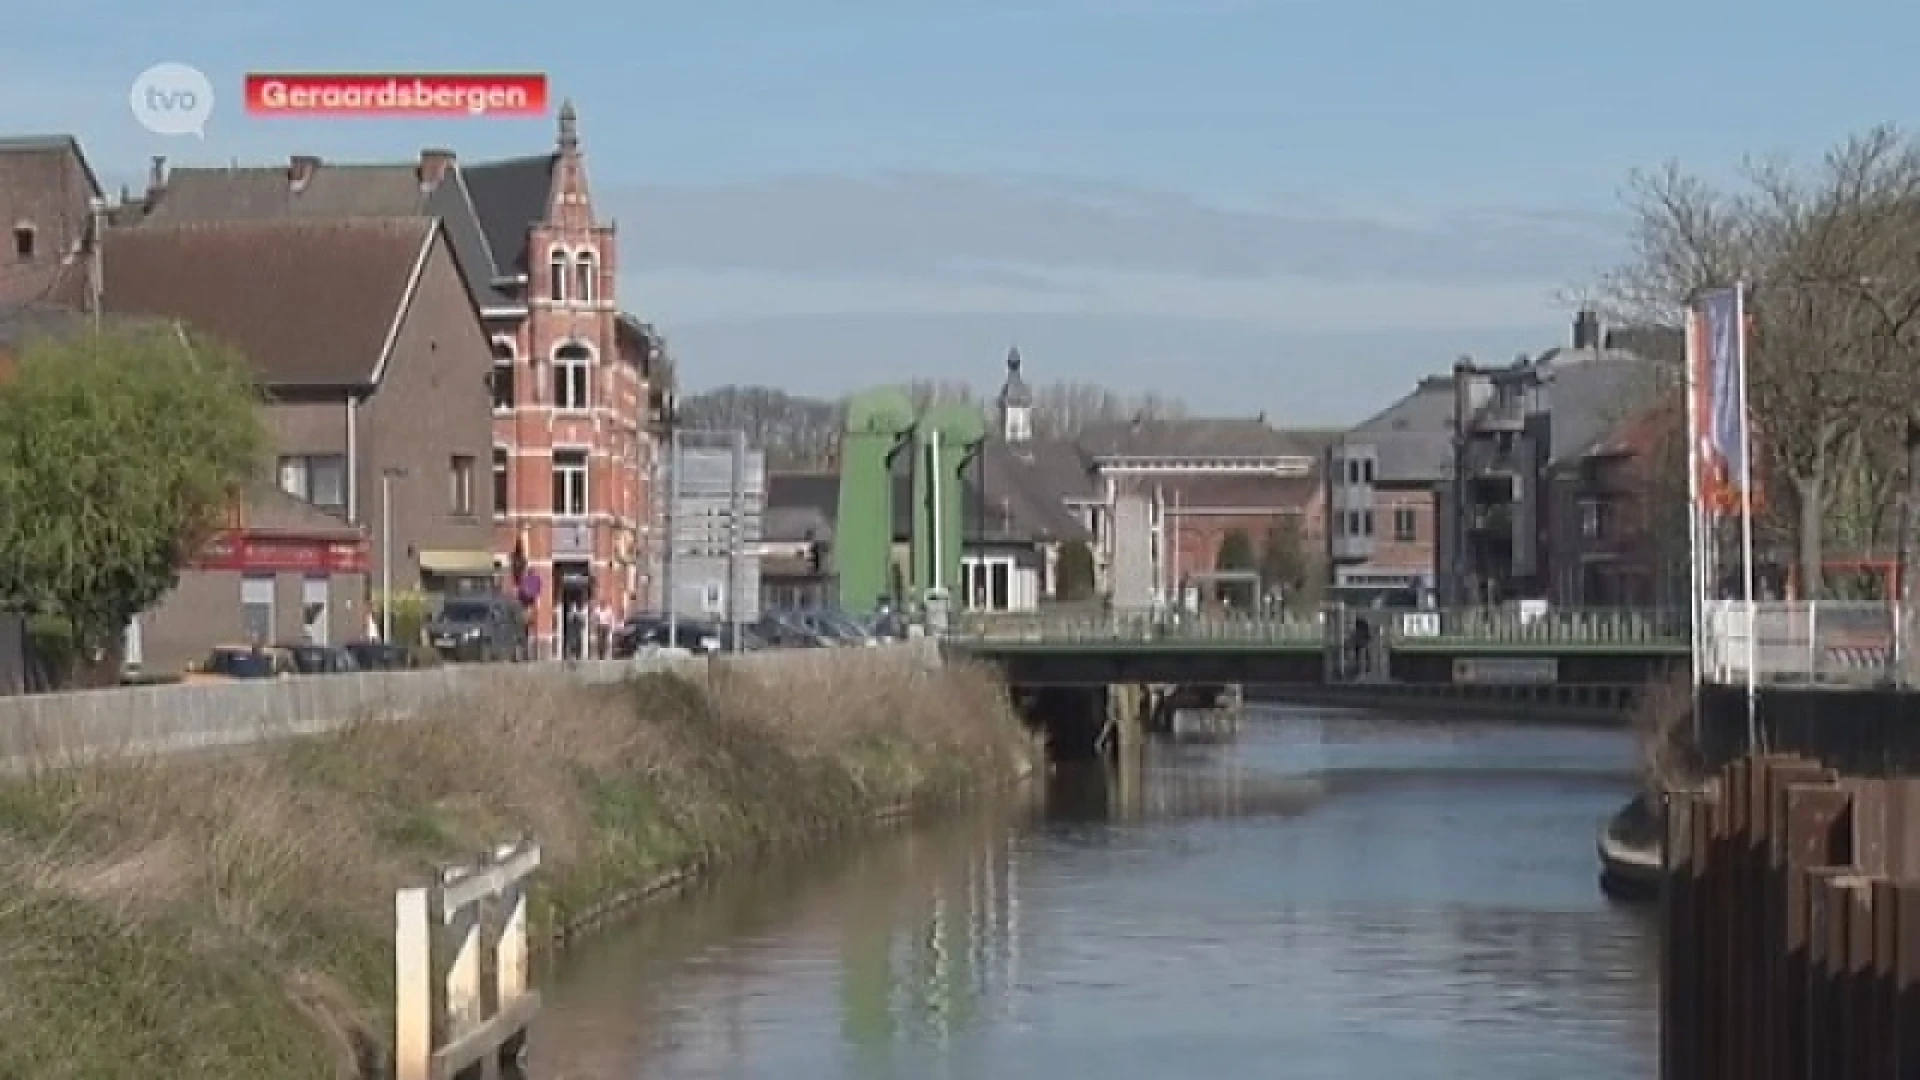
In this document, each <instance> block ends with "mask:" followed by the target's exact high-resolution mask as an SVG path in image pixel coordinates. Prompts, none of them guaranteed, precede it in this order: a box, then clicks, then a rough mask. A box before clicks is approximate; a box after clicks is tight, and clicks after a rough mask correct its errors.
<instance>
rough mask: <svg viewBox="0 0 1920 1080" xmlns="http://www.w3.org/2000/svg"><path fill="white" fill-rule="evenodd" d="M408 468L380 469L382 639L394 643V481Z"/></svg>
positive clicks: (389, 467) (390, 466) (403, 477)
mask: <svg viewBox="0 0 1920 1080" xmlns="http://www.w3.org/2000/svg"><path fill="white" fill-rule="evenodd" d="M406 476H407V470H406V469H404V468H402V467H401V466H398V465H389V466H387V467H386V468H384V469H381V470H380V640H381V641H384V642H386V643H387V644H389V645H391V644H393V482H394V481H395V480H404V479H405V478H406Z"/></svg>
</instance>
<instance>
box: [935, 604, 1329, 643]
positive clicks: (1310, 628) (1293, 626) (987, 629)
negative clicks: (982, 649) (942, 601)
mask: <svg viewBox="0 0 1920 1080" xmlns="http://www.w3.org/2000/svg"><path fill="white" fill-rule="evenodd" d="M1326 634H1327V631H1326V623H1325V621H1324V616H1323V615H1321V614H1320V613H1317V612H1316V613H1311V614H1286V615H1278V616H1251V615H1237V616H1236V615H1226V616H1196V615H1179V614H1154V613H1149V612H1088V611H1059V612H1054V611H1017V612H967V613H964V614H962V615H961V616H959V617H958V618H957V619H956V620H955V621H954V623H953V626H952V628H951V629H950V630H949V631H948V634H947V637H948V640H950V641H960V642H968V641H973V642H982V643H986V642H1003V643H1010V644H1011V643H1021V644H1033V645H1040V644H1049V645H1051V644H1059V645H1074V644H1094V643H1099V642H1139V643H1146V642H1154V641H1164V642H1193V643H1196V644H1197V643H1204V642H1220V643H1222V644H1226V643H1236V644H1240V643H1244V644H1259V643H1262V642H1269V643H1274V644H1301V643H1306V644H1318V643H1320V642H1322V641H1324V640H1325V639H1326Z"/></svg>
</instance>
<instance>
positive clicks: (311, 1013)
mask: <svg viewBox="0 0 1920 1080" xmlns="http://www.w3.org/2000/svg"><path fill="white" fill-rule="evenodd" d="M1031 746H1032V744H1031V741H1030V740H1029V738H1028V736H1027V735H1026V733H1025V732H1024V730H1023V729H1022V728H1021V726H1020V724H1019V722H1018V720H1017V718H1015V717H1014V716H1013V715H1012V714H1011V712H1010V710H1009V708H1008V707H1007V703H1006V698H1005V693H1004V689H1003V688H1002V687H1001V686H1000V685H999V684H998V682H997V681H996V680H995V679H994V678H993V677H992V675H991V674H990V673H988V672H986V671H984V670H982V669H979V668H975V667H972V666H968V665H947V666H938V665H932V664H929V662H928V659H927V655H926V654H925V653H924V652H919V651H914V650H907V649H898V650H895V649H887V650H835V651H832V652H825V651H817V652H807V653H804V654H802V653H796V654H792V655H791V656H778V657H766V658H753V659H751V660H746V661H741V662H737V663H723V664H716V665H715V666H714V667H713V668H712V669H711V670H710V671H709V672H707V673H705V674H703V675H699V676H695V677H682V676H678V675H666V674H655V675H647V676H642V677H640V678H637V679H635V680H633V681H631V682H629V683H626V684H621V685H615V686H606V687H588V686H582V687H578V688H573V689H569V690H567V691H566V692H564V693H560V694H553V693H551V692H536V691H533V690H528V691H527V692H525V693H521V694H518V695H517V696H516V695H513V694H505V695H502V696H500V697H497V698H493V699H489V700H484V701H480V700H466V701H448V702H446V703H445V704H444V705H443V706H441V707H439V708H436V709H434V710H432V711H431V713H430V714H429V715H425V716H422V717H419V718H417V719H415V720H413V721H411V722H407V723H397V724H368V725H362V726H360V727H357V728H353V729H349V730H346V731H343V732H339V733H336V734H330V735H325V736H319V737H315V738H311V739H303V740H291V741H288V742H285V743H281V744H277V745H273V746H270V747H265V748H262V749H260V750H258V751H257V752H250V753H247V754H243V755H241V754H236V755H231V756H224V757H219V758H212V759H201V760H195V761H190V762H174V763H167V764H159V763H151V762H143V763H117V764H111V765H101V766H97V767H90V768H86V769H73V770H45V771H41V772H39V773H37V774H35V775H33V776H31V777H28V778H25V779H23V780H21V781H18V782H13V783H9V784H6V785H4V786H0V885H4V887H5V892H4V894H0V896H4V899H0V1076H32V1077H35V1078H36V1080H40V1078H59V1077H69V1076H70V1077H86V1076H113V1075H124V1074H125V1073H126V1070H127V1069H128V1068H129V1067H130V1064H131V1063H135V1062H145V1063H149V1065H148V1067H149V1068H152V1069H156V1070H159V1071H164V1072H166V1073H169V1074H175V1075H188V1076H195V1077H199V1078H203V1080H223V1078H227V1077H232V1078H236V1080H238V1078H242V1077H244V1078H248V1080H253V1078H258V1077H274V1078H276V1080H280V1078H288V1080H298V1078H303V1077H315V1078H320V1077H328V1078H331V1077H335V1076H338V1075H341V1074H342V1072H343V1071H345V1072H349V1073H350V1072H352V1071H353V1070H355V1069H357V1068H364V1067H367V1066H370V1065H376V1064H377V1063H378V1061H379V1060H380V1059H381V1058H382V1056H383V1052H384V1049H385V1044H386V1041H387V1039H388V1038H389V1035H388V1033H389V1032H390V1031H391V1029H392V1018H391V1010H392V1004H391V1002H392V1000H393V977H394V976H393V940H392V933H393V929H392V927H393V913H394V890H395V889H397V888H400V887H403V886H410V885H418V884H421V883H422V882H423V881H424V880H425V879H426V878H427V877H428V876H429V875H430V874H431V872H432V870H433V868H434V867H436V866H438V865H443V864H445V863H447V862H452V861H458V860H462V859H465V858H470V857H471V853H472V852H475V851H478V850H483V849H485V848H487V847H488V846H490V845H492V844H494V843H497V842H499V841H500V840H502V839H503V838H511V837H514V836H519V835H522V834H530V835H532V836H534V837H537V838H538V839H539V841H540V844H541V846H542V849H543V855H544V863H543V867H542V869H541V870H540V872H539V876H538V879H537V881H536V884H535V908H534V918H535V923H536V932H537V933H542V934H544V935H545V936H546V937H547V938H548V939H549V940H551V939H552V937H553V936H554V935H555V934H557V933H558V932H559V931H561V930H564V929H566V928H569V927H573V926H576V925H578V924H580V923H581V922H582V921H584V920H587V919H589V918H590V917H592V916H594V915H596V914H599V913H601V912H602V911H603V910H604V908H605V907H606V905H607V904H608V902H609V901H612V900H616V899H619V898H622V897H626V896H630V895H632V894H633V892H634V891H635V890H636V889H640V888H644V887H645V886H646V885H647V884H648V883H650V882H654V881H657V880H660V879H661V878H662V877H663V876H666V875H671V874H676V873H686V872H689V871H691V872H695V873H697V872H699V871H700V870H702V869H704V868H706V867H709V866H711V865H714V864H716V863H720V862H725V861H727V860H730V859H739V858H742V857H746V856H749V855H755V854H759V853H765V852H769V851H777V850H780V849H783V848H789V847H793V846H796V845H803V844H808V843H814V842H818V840H819V838H821V837H822V836H824V835H827V834H830V833H833V832H836V831H845V830H848V829H852V828H856V827H858V826H859V825H860V824H861V823H863V822H865V821H868V820H870V819H871V818H872V817H873V816H875V815H877V814H883V813H889V812H895V811H900V810H906V809H913V808H923V807H932V806H937V805H949V804H953V803H957V802H960V801H963V800H965V799H966V798H967V796H968V795H969V794H970V793H972V792H975V791H978V790H980V789H982V788H993V787H998V786H1003V785H1004V784H1006V783H1008V782H1009V781H1011V780H1012V779H1013V778H1015V777H1017V776H1018V775H1020V774H1021V773H1022V772H1023V771H1024V770H1026V769H1028V768H1030V767H1031V764H1032V763H1031V760H1030V754H1031Z"/></svg>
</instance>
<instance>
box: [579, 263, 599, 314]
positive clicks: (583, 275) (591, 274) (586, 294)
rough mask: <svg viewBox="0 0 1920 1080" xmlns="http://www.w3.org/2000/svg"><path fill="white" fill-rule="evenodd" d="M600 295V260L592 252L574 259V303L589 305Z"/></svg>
mask: <svg viewBox="0 0 1920 1080" xmlns="http://www.w3.org/2000/svg"><path fill="white" fill-rule="evenodd" d="M599 293H600V260H599V259H598V258H596V257H595V256H594V254H593V252H591V251H582V252H580V253H578V254H576V255H575V256H574V257H573V302H574V303H576V304H582V305H589V304H592V303H594V302H595V301H596V300H597V299H598V297H599Z"/></svg>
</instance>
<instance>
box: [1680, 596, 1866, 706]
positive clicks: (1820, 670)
mask: <svg viewBox="0 0 1920 1080" xmlns="http://www.w3.org/2000/svg"><path fill="white" fill-rule="evenodd" d="M1702 633H1703V635H1704V637H1703V640H1702V648H1701V678H1702V679H1703V680H1705V681H1707V682H1712V683H1722V684H1726V685H1740V684H1744V683H1746V682H1747V681H1748V674H1747V673H1748V670H1749V668H1751V669H1752V671H1753V673H1754V675H1753V681H1754V682H1756V683H1765V684H1783V683H1809V684H1824V685H1833V684H1840V685H1871V684H1875V683H1882V682H1888V681H1903V673H1902V672H1901V671H1900V670H1899V667H1900V662H1901V660H1902V659H1903V658H1902V657H1901V656H1900V650H1899V649H1898V647H1897V639H1898V637H1899V627H1898V626H1897V620H1896V619H1895V616H1894V612H1893V609H1892V608H1891V607H1890V606H1888V605H1887V604H1884V603H1880V602H1867V603H1843V602H1838V601H1833V602H1814V603H1764V604H1754V605H1752V606H1751V607H1749V605H1747V604H1746V603H1744V602H1741V601H1722V602H1717V603H1715V604H1714V605H1712V606H1711V607H1710V608H1709V609H1708V610H1707V612H1706V617H1705V619H1704V620H1703V625H1702Z"/></svg>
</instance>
